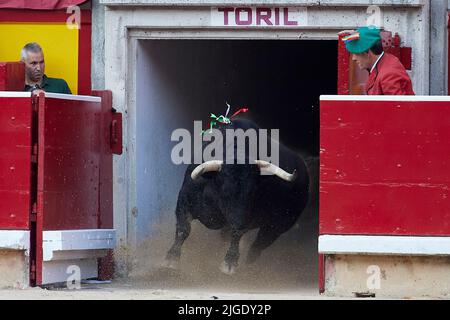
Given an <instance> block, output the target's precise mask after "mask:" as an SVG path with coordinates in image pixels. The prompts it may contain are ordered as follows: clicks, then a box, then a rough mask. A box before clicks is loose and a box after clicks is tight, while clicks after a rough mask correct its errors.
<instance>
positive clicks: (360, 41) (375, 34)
mask: <svg viewBox="0 0 450 320" xmlns="http://www.w3.org/2000/svg"><path fill="white" fill-rule="evenodd" d="M356 32H357V34H359V37H358V36H357V35H356V37H349V38H350V39H348V40H345V38H344V41H345V47H346V48H347V50H348V51H349V52H350V53H354V54H358V53H363V52H367V51H369V49H370V48H372V47H373V46H374V45H375V44H376V43H377V42H378V41H380V40H381V35H380V29H378V28H376V27H362V28H359V29H358V30H356Z"/></svg>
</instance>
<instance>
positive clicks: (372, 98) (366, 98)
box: [320, 95, 450, 102]
mask: <svg viewBox="0 0 450 320" xmlns="http://www.w3.org/2000/svg"><path fill="white" fill-rule="evenodd" d="M320 101H415V102H420V101H424V102H433V101H435V102H442V101H444V102H445V101H449V102H450V96H357V95H355V96H352V95H341V96H330V95H323V96H320Z"/></svg>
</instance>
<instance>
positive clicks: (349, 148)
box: [320, 96, 450, 236]
mask: <svg viewBox="0 0 450 320" xmlns="http://www.w3.org/2000/svg"><path fill="white" fill-rule="evenodd" d="M386 99H387V100H389V99H392V100H391V101H386ZM421 99H422V100H429V101H420V100H421ZM380 100H383V101H380ZM438 100H442V101H438ZM447 100H448V99H447ZM320 108H321V109H320V112H321V115H320V137H321V142H320V143H321V155H320V162H321V165H320V233H321V234H365V235H421V236H425V235H431V236H437V235H440V236H450V157H449V150H450V139H449V137H450V100H449V101H445V99H440V98H429V97H428V98H427V97H413V98H405V97H399V98H392V97H391V98H387V97H385V98H383V97H356V96H353V97H343V98H340V99H339V100H338V98H337V97H322V101H321V106H320Z"/></svg>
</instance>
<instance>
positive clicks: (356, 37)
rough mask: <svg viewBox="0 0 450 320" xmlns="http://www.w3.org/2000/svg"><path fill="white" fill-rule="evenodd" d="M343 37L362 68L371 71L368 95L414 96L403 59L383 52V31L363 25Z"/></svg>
mask: <svg viewBox="0 0 450 320" xmlns="http://www.w3.org/2000/svg"><path fill="white" fill-rule="evenodd" d="M342 33H344V34H349V35H348V36H346V37H344V38H343V39H342V40H343V41H344V42H345V46H346V48H347V50H348V51H349V52H350V53H351V54H352V59H353V61H356V63H357V64H358V66H359V67H360V68H361V69H366V70H367V71H368V72H369V78H368V80H367V83H366V88H365V91H366V94H368V95H414V91H413V87H412V83H411V79H410V77H409V75H408V73H407V72H406V70H405V67H404V66H403V65H402V63H401V62H400V60H399V59H397V57H395V56H394V55H392V54H389V53H387V52H384V51H383V45H382V42H381V36H380V30H379V29H377V28H374V27H362V28H359V29H358V30H356V31H353V30H352V31H343V32H341V33H340V34H342Z"/></svg>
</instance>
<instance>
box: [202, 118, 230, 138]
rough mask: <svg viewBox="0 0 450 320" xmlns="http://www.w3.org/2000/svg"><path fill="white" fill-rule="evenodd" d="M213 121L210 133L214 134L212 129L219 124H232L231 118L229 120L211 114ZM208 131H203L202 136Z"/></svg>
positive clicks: (210, 125)
mask: <svg viewBox="0 0 450 320" xmlns="http://www.w3.org/2000/svg"><path fill="white" fill-rule="evenodd" d="M210 118H211V119H212V120H211V121H210V122H209V132H208V133H211V132H212V129H213V128H214V126H216V125H217V123H218V122H220V123H223V124H230V123H231V120H230V118H227V117H226V116H223V115H220V116H216V115H215V114H214V113H211V117H210ZM206 131H207V130H203V131H202V135H203V134H204V133H205V132H206Z"/></svg>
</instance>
